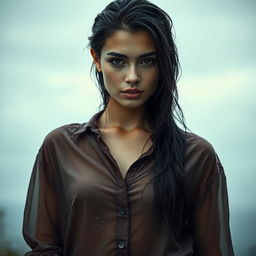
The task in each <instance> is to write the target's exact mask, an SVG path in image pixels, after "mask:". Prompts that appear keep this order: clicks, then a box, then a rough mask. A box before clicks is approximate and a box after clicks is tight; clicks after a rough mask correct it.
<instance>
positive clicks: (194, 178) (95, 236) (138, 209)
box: [23, 112, 234, 256]
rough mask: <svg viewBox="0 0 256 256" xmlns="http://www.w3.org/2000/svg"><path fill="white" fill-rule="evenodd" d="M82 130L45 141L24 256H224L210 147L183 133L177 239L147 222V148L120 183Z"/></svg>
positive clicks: (224, 209) (70, 128) (219, 191)
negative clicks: (185, 202) (184, 205)
mask: <svg viewBox="0 0 256 256" xmlns="http://www.w3.org/2000/svg"><path fill="white" fill-rule="evenodd" d="M100 114H101V112H99V113H97V114H95V115H94V116H93V117H92V118H91V119H90V121H89V122H88V123H84V124H69V125H65V126H63V127H60V128H58V129H55V130H54V131H52V132H51V133H49V134H48V135H47V136H46V138H45V140H44V142H43V144H42V146H41V148H40V150H39V152H38V154H37V157H36V161H35V164H34V167H33V171H32V175H31V179H30V183H29V188H28V194H27V200H26V205H25V211H24V221H23V236H24V239H25V240H26V242H27V244H28V245H29V246H30V247H31V249H32V250H31V251H30V252H27V253H26V255H27V256H39V255H44V256H60V255H63V256H128V255H129V256H189V255H197V256H210V255H211V256H220V255H222V256H230V255H234V253H233V249H232V242H231V236H230V228H229V207H228V195H227V187H226V177H225V174H224V170H223V167H222V165H221V162H220V160H219V158H218V156H217V154H216V152H215V151H214V148H213V147H212V145H211V144H210V143H209V142H207V141H206V140H205V139H203V138H201V137H199V136H198V135H195V134H193V133H186V154H185V167H184V175H185V178H186V180H187V181H188V195H189V198H188V199H189V205H190V207H189V209H190V210H189V213H188V214H189V216H190V219H191V221H190V222H189V223H184V225H183V226H182V227H181V228H180V231H179V235H175V233H174V232H173V231H172V230H168V229H167V228H165V227H162V228H160V230H158V229H156V226H155V222H154V220H153V216H152V202H153V186H152V185H150V184H148V183H149V181H150V178H151V175H150V173H152V168H154V157H153V149H154V146H153V145H152V146H151V147H150V149H148V151H147V152H145V153H143V154H142V155H141V156H140V157H139V158H138V159H137V160H136V161H135V162H134V163H133V164H132V165H131V166H130V168H129V169H128V171H127V174H126V176H125V178H123V177H122V175H121V172H120V170H119V168H118V166H117V163H116V161H115V160H114V159H113V156H112V155H111V153H110V151H109V149H108V147H107V145H106V144H105V143H104V141H103V140H102V139H101V136H100V131H99V130H98V128H97V119H98V117H99V116H100Z"/></svg>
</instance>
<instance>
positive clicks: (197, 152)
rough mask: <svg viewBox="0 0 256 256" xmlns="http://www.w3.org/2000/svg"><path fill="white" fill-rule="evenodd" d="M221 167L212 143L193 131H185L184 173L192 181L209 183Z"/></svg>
mask: <svg viewBox="0 0 256 256" xmlns="http://www.w3.org/2000/svg"><path fill="white" fill-rule="evenodd" d="M220 167H222V165H221V163H220V161H219V158H218V155H217V153H216V151H215V149H214V147H213V145H212V144H211V143H210V142H209V141H208V140H206V139H205V138H202V137H201V136H199V135H196V134H194V133H186V152H185V170H184V171H185V175H187V177H188V178H189V180H190V181H191V182H192V183H197V182H200V183H201V184H202V183H205V184H206V183H210V182H211V181H212V180H213V179H214V177H216V175H217V174H218V173H219V171H220Z"/></svg>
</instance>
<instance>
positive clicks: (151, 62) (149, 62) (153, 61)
mask: <svg viewBox="0 0 256 256" xmlns="http://www.w3.org/2000/svg"><path fill="white" fill-rule="evenodd" d="M140 64H142V65H146V66H153V65H155V64H156V59H155V58H147V59H143V60H141V61H140Z"/></svg>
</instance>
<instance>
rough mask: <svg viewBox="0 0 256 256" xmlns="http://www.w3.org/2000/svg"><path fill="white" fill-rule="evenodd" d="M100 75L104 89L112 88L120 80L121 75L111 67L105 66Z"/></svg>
mask: <svg viewBox="0 0 256 256" xmlns="http://www.w3.org/2000/svg"><path fill="white" fill-rule="evenodd" d="M102 73H103V78H104V83H105V86H106V87H109V86H114V85H115V84H116V83H117V82H119V81H120V79H121V75H120V74H119V73H118V72H117V71H116V70H114V69H113V68H111V67H107V66H106V67H105V68H104V69H102Z"/></svg>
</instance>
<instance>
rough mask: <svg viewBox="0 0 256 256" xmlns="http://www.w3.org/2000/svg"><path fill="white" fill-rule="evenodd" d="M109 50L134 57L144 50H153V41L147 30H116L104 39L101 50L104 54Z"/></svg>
mask: <svg viewBox="0 0 256 256" xmlns="http://www.w3.org/2000/svg"><path fill="white" fill-rule="evenodd" d="M109 51H115V52H120V53H123V54H126V55H128V56H131V57H132V56H134V57H135V56H137V55H140V54H142V53H145V52H151V51H155V43H154V41H153V40H152V38H151V36H150V34H149V33H148V32H147V31H144V30H141V31H136V32H129V31H125V30H117V31H116V32H115V33H114V34H112V35H111V36H109V37H108V38H107V39H106V41H105V44H104V45H103V47H102V51H101V52H102V54H104V53H107V52H109Z"/></svg>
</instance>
